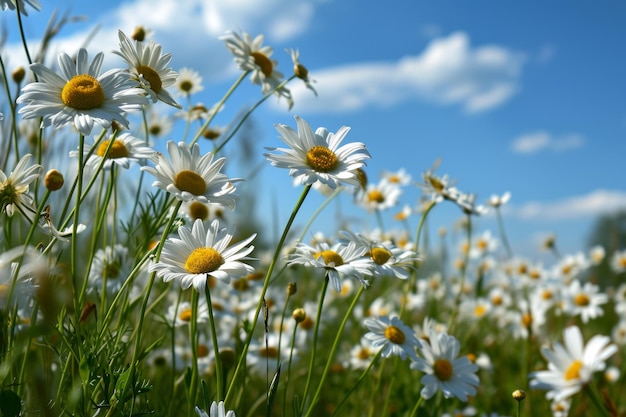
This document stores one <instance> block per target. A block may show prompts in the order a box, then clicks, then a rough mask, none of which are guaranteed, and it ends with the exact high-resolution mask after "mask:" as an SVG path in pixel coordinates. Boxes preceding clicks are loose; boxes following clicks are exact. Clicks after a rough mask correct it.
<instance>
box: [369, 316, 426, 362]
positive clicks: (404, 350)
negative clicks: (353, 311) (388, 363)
mask: <svg viewBox="0 0 626 417" xmlns="http://www.w3.org/2000/svg"><path fill="white" fill-rule="evenodd" d="M363 324H364V325H365V326H366V327H367V328H368V329H369V332H368V333H366V334H365V336H363V337H364V338H365V339H366V340H367V341H369V342H370V343H371V344H372V346H373V347H375V348H380V349H382V352H381V355H382V357H383V358H388V357H390V356H392V355H396V356H400V358H401V359H403V360H404V359H406V358H407V356H408V357H409V358H411V359H412V360H416V359H417V353H416V351H415V349H418V348H421V343H420V342H419V340H418V339H417V336H415V332H414V331H413V330H412V329H411V328H410V327H409V326H407V325H406V324H404V323H403V322H402V320H400V318H398V317H397V316H391V317H389V316H379V317H378V318H373V317H369V318H366V319H365V320H364V322H363Z"/></svg>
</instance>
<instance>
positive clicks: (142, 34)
mask: <svg viewBox="0 0 626 417" xmlns="http://www.w3.org/2000/svg"><path fill="white" fill-rule="evenodd" d="M131 38H133V39H134V40H136V41H138V42H143V41H144V39H146V29H145V28H144V27H143V26H137V27H136V28H135V30H134V31H133V34H132V35H131Z"/></svg>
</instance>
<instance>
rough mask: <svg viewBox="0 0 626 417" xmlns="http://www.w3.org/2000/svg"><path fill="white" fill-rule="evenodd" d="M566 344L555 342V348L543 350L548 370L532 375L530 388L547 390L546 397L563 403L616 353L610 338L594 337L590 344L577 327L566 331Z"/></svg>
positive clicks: (570, 327)
mask: <svg viewBox="0 0 626 417" xmlns="http://www.w3.org/2000/svg"><path fill="white" fill-rule="evenodd" d="M563 341H564V343H565V345H562V344H560V343H558V342H555V343H554V345H553V348H552V349H550V348H547V347H544V348H542V349H541V353H542V354H543V356H544V358H546V360H547V361H548V370H546V371H537V372H532V373H531V374H530V375H529V376H530V377H531V378H532V380H531V381H530V387H531V388H535V389H544V390H548V392H547V394H546V398H547V399H549V400H554V401H560V400H563V399H565V398H568V397H571V396H572V395H574V394H576V393H577V392H579V391H580V390H581V388H583V386H584V385H586V384H587V383H589V382H590V381H591V379H592V376H593V374H594V373H595V372H597V371H602V370H604V368H605V367H606V364H605V361H606V360H607V359H608V358H609V357H611V356H612V355H613V354H614V353H615V352H617V346H616V345H614V344H609V343H610V342H611V339H610V338H609V337H608V336H600V335H595V336H593V337H592V338H591V339H589V342H588V343H587V345H586V346H585V345H584V342H583V336H582V333H581V331H580V329H579V328H578V327H576V326H569V327H567V328H566V329H565V330H564V331H563Z"/></svg>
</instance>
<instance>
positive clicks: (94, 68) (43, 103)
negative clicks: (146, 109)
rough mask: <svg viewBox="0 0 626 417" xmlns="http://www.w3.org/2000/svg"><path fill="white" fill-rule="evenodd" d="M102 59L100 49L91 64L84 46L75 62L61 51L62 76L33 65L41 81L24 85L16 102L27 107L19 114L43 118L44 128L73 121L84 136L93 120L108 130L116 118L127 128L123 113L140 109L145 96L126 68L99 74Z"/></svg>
mask: <svg viewBox="0 0 626 417" xmlns="http://www.w3.org/2000/svg"><path fill="white" fill-rule="evenodd" d="M103 59H104V54H103V53H102V52H100V53H98V54H97V55H96V56H95V58H94V59H93V61H92V62H91V64H90V63H89V60H88V56H87V50H85V49H83V48H81V49H80V50H79V51H78V54H77V56H76V61H75V62H74V60H73V58H72V57H70V56H69V55H67V54H66V53H63V52H62V53H60V54H59V57H58V64H59V68H60V69H61V74H60V75H59V74H56V73H55V72H53V71H52V70H51V69H49V68H47V67H46V66H44V65H42V64H39V63H35V64H31V65H30V69H31V70H32V71H33V72H34V73H35V74H37V75H38V76H39V80H40V81H38V82H33V83H29V84H27V85H25V86H24V88H22V94H21V95H20V96H19V97H18V99H17V102H18V103H20V104H24V107H22V108H21V109H20V110H19V113H21V114H23V115H24V116H23V117H24V119H32V118H37V117H41V118H43V119H42V124H41V126H42V127H47V126H53V127H54V128H59V127H62V126H64V125H66V124H68V123H71V124H72V125H73V126H74V127H75V128H76V130H78V131H79V132H80V134H82V135H84V136H88V135H89V134H90V133H91V129H92V128H93V126H94V123H95V124H99V125H100V126H102V127H103V128H105V129H108V128H109V127H110V126H111V122H113V121H114V120H115V121H116V122H118V123H119V124H121V125H122V126H124V127H125V128H128V120H126V117H125V115H124V113H125V112H127V111H131V110H139V109H140V108H141V106H142V105H144V104H145V103H146V99H145V97H143V96H142V95H140V94H138V93H137V90H136V89H135V88H133V83H132V81H131V80H130V78H129V76H128V74H126V73H124V72H123V71H121V70H119V69H111V70H109V71H107V72H105V73H104V74H100V69H101V68H102V61H103Z"/></svg>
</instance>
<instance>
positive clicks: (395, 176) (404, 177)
mask: <svg viewBox="0 0 626 417" xmlns="http://www.w3.org/2000/svg"><path fill="white" fill-rule="evenodd" d="M382 180H383V181H385V182H388V183H390V184H396V185H398V186H404V185H409V184H410V183H411V174H409V173H407V172H406V170H405V169H404V168H401V169H400V170H398V171H396V172H390V171H384V172H383V175H382Z"/></svg>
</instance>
